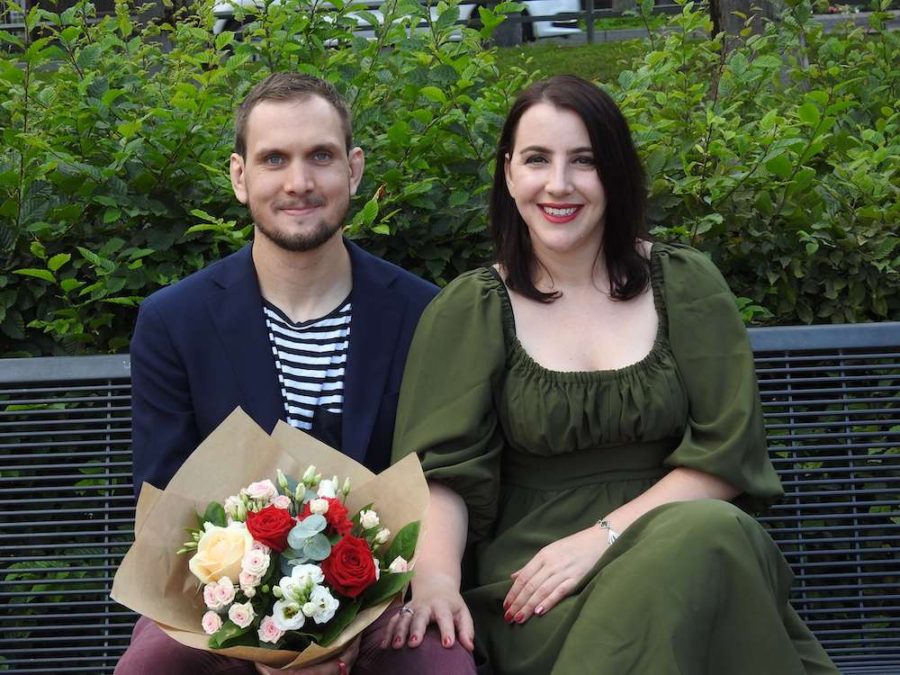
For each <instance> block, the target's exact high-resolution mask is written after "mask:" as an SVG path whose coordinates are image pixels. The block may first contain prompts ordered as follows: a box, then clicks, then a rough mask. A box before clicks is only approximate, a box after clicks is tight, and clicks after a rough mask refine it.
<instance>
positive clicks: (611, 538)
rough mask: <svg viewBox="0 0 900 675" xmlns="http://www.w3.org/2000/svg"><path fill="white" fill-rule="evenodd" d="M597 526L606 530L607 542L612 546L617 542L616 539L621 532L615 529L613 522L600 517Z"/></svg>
mask: <svg viewBox="0 0 900 675" xmlns="http://www.w3.org/2000/svg"><path fill="white" fill-rule="evenodd" d="M597 526H598V527H599V528H600V529H601V530H606V543H607V544H608V545H610V546H612V545H613V543H615V541H616V539H618V538H619V533H618V532H616V531H615V530H614V529H613V526H612V523H611V522H609V521H608V520H604V519H602V518H601V519H600V520H598V521H597Z"/></svg>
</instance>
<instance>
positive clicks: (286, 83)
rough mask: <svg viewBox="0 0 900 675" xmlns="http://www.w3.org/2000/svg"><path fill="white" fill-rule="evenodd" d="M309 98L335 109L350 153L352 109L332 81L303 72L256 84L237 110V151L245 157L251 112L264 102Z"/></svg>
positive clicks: (235, 134)
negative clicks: (323, 101)
mask: <svg viewBox="0 0 900 675" xmlns="http://www.w3.org/2000/svg"><path fill="white" fill-rule="evenodd" d="M310 96H319V97H321V98H323V99H325V100H326V101H328V103H330V104H331V107H333V108H334V109H335V111H336V112H337V114H338V116H339V117H340V118H341V126H342V127H343V128H344V142H345V143H346V145H347V152H350V148H351V147H353V130H352V128H351V120H350V109H349V108H348V107H347V103H346V102H345V101H344V98H343V97H342V96H341V94H340V93H339V92H338V90H337V89H335V88H334V85H332V84H331V83H330V82H326V81H325V80H323V79H321V78H318V77H313V76H312V75H306V74H304V73H289V72H285V73H272V74H271V75H269V76H268V77H267V78H266V79H264V80H263V81H262V82H260V83H259V84H257V85H256V86H255V87H253V89H251V90H250V93H249V94H247V98H245V99H244V102H243V103H241V105H240V106H239V107H238V109H237V114H236V115H235V120H234V151H235V152H236V153H237V154H239V155H240V156H241V157H244V158H246V153H247V120H248V119H249V117H250V113H251V112H252V111H253V108H255V107H256V106H257V105H258V104H259V103H261V102H262V101H302V100H304V99H306V98H309V97H310Z"/></svg>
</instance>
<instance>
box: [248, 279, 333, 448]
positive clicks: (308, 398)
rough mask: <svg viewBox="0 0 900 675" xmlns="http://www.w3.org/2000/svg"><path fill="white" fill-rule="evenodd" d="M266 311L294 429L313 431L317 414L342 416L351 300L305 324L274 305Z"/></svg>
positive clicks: (282, 390)
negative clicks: (290, 317)
mask: <svg viewBox="0 0 900 675" xmlns="http://www.w3.org/2000/svg"><path fill="white" fill-rule="evenodd" d="M264 310H265V314H266V326H267V327H268V330H269V342H270V343H271V344H272V353H273V354H274V355H275V366H276V368H277V369H278V381H279V384H280V386H281V396H282V398H283V400H284V408H285V412H286V413H287V421H288V423H289V424H291V425H293V426H295V427H297V428H299V429H303V430H304V431H309V430H310V429H311V428H312V422H313V416H314V414H315V412H316V410H318V409H323V410H325V411H327V412H328V413H332V414H338V415H340V414H341V413H342V412H343V407H344V368H345V366H346V364H347V350H348V347H349V345H350V298H349V296H348V297H347V299H346V300H344V302H342V303H341V304H340V306H338V307H337V308H336V309H335V310H334V311H332V312H329V313H328V314H327V315H325V316H323V317H322V318H320V319H313V320H311V321H303V322H300V323H294V322H293V321H291V320H290V319H289V318H288V317H287V316H285V314H284V312H282V311H281V310H280V309H278V308H277V307H275V306H274V305H272V304H270V303H268V302H267V303H265V304H264Z"/></svg>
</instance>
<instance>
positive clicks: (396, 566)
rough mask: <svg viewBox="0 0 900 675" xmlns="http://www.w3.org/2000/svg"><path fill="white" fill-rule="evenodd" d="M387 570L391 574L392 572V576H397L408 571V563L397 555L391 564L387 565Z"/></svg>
mask: <svg viewBox="0 0 900 675" xmlns="http://www.w3.org/2000/svg"><path fill="white" fill-rule="evenodd" d="M388 569H389V570H390V571H391V572H393V573H394V574H399V573H401V572H408V571H409V563H408V562H406V559H405V558H404V557H403V556H399V555H398V556H397V557H396V558H394V560H393V561H392V562H391V564H390V565H388Z"/></svg>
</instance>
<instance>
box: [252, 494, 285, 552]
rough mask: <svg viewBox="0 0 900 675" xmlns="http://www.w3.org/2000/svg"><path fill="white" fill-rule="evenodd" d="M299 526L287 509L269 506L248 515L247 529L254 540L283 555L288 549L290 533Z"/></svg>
mask: <svg viewBox="0 0 900 675" xmlns="http://www.w3.org/2000/svg"><path fill="white" fill-rule="evenodd" d="M296 524H297V521H296V520H294V519H293V518H292V517H291V514H290V513H288V512H287V509H279V508H277V507H275V506H273V505H271V504H270V505H269V506H267V507H265V508H264V509H262V510H260V511H251V512H250V513H248V514H247V529H248V530H249V531H250V534H251V535H253V538H254V539H256V541H258V542H259V543H261V544H265V545H266V546H268V547H269V548H271V549H272V550H274V551H278V552H279V553H281V552H282V551H284V549H286V548H287V545H288V544H287V538H288V533H289V532H290V531H291V529H292V528H293V527H294V525H296Z"/></svg>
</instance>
